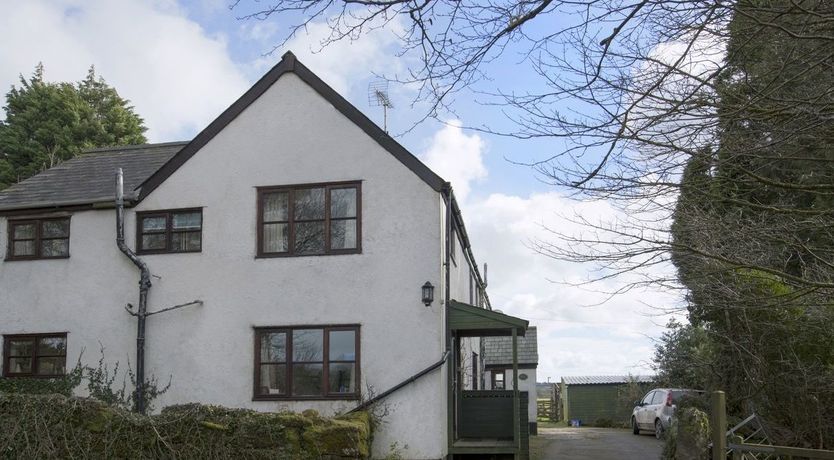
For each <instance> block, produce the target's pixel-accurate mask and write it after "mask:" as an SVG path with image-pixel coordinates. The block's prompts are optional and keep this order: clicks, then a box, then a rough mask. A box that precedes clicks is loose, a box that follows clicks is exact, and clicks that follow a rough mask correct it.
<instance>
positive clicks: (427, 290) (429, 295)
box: [423, 281, 434, 307]
mask: <svg viewBox="0 0 834 460" xmlns="http://www.w3.org/2000/svg"><path fill="white" fill-rule="evenodd" d="M432 302H434V286H432V285H431V283H429V282H428V281H426V284H424V285H423V304H425V305H426V306H427V307H428V306H429V305H431V303H432Z"/></svg>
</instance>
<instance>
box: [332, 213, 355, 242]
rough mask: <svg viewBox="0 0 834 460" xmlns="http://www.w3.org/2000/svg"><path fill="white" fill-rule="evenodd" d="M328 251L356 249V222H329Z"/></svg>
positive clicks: (351, 220)
mask: <svg viewBox="0 0 834 460" xmlns="http://www.w3.org/2000/svg"><path fill="white" fill-rule="evenodd" d="M330 249H356V220H355V219H350V220H334V221H331V222H330Z"/></svg>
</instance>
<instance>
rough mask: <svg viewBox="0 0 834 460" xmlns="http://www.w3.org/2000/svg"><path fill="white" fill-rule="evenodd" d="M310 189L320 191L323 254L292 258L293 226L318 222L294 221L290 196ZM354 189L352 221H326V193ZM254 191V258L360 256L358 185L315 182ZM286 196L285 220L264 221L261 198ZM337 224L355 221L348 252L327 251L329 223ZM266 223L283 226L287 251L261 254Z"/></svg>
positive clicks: (352, 182) (356, 183)
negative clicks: (354, 203)
mask: <svg viewBox="0 0 834 460" xmlns="http://www.w3.org/2000/svg"><path fill="white" fill-rule="evenodd" d="M313 188H323V189H324V219H323V222H324V252H322V253H319V254H295V252H294V251H295V224H296V223H297V222H313V221H320V220H322V219H312V220H308V219H305V220H300V221H297V220H296V219H295V206H294V200H293V193H294V192H295V191H298V190H306V189H313ZM349 188H354V189H356V217H346V218H331V217H330V192H331V190H339V189H349ZM256 190H257V195H258V198H257V204H256V206H257V207H258V209H257V213H258V229H257V241H256V248H255V251H256V252H255V253H256V258H259V259H260V258H271V257H310V256H330V255H339V254H361V253H362V181H358V180H356V181H340V182H317V183H309V184H293V185H275V186H266V187H256ZM275 192H287V220H286V221H266V222H265V221H264V208H263V204H264V201H263V196H264V195H265V194H267V193H275ZM338 220H356V247H355V248H349V249H331V248H330V243H331V242H330V234H331V232H330V228H331V222H333V221H338ZM270 223H286V224H287V250H286V251H284V252H265V251H264V250H263V246H264V225H266V224H270Z"/></svg>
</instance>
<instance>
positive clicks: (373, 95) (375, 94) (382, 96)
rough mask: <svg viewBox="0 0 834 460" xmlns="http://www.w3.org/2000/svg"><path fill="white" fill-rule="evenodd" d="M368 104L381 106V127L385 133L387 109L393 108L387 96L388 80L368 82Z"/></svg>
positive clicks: (386, 130) (386, 129) (386, 128)
mask: <svg viewBox="0 0 834 460" xmlns="http://www.w3.org/2000/svg"><path fill="white" fill-rule="evenodd" d="M368 104H369V105H370V106H371V107H379V106H382V129H383V130H385V132H386V133H387V132H388V109H393V108H394V104H392V103H391V98H390V97H388V80H376V81H372V82H370V83H369V84H368Z"/></svg>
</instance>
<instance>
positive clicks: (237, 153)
mask: <svg viewBox="0 0 834 460" xmlns="http://www.w3.org/2000/svg"><path fill="white" fill-rule="evenodd" d="M117 169H122V170H123V172H124V191H125V204H126V207H127V209H126V211H125V213H124V214H125V216H124V218H125V220H124V223H125V225H124V233H125V242H126V247H127V248H128V250H129V251H132V252H135V253H136V255H137V257H138V258H139V259H140V260H141V261H142V262H143V263H144V264H146V265H147V267H148V269H149V272H150V277H149V278H148V279H149V281H150V286H149V289H148V291H147V310H148V311H149V312H151V313H153V312H156V311H159V310H161V309H164V308H167V307H170V306H173V305H177V304H183V303H187V302H191V301H193V300H199V301H200V302H201V303H200V304H195V305H192V306H189V307H184V308H179V309H176V310H171V311H167V312H164V313H161V314H158V315H151V316H148V317H147V318H146V322H145V328H146V331H145V337H144V346H143V347H141V348H142V349H143V350H144V358H143V361H144V367H145V369H146V371H145V373H146V375H147V376H150V375H155V376H157V377H158V378H161V379H165V380H166V381H167V377H168V376H169V375H170V376H171V377H172V383H171V387H170V389H169V391H168V392H166V393H165V394H163V395H162V396H160V398H159V399H158V400H157V401H155V403H154V404H155V406H156V408H157V409H158V408H161V407H164V406H167V405H170V404H180V403H186V402H200V403H206V404H219V405H224V406H228V407H244V408H251V409H255V410H259V411H275V410H284V409H286V410H294V411H302V410H305V409H315V410H318V411H319V412H321V413H323V414H334V413H339V412H345V411H349V410H351V409H354V408H356V407H358V406H360V405H361V404H362V403H363V401H365V400H366V399H367V397H368V395H369V394H370V392H369V391H368V388H373V393H374V394H376V395H378V399H377V400H375V401H376V403H378V404H382V403H384V404H388V405H389V408H390V415H389V416H388V419H387V420H386V423H385V425H384V426H383V428H382V430H381V432H379V433H377V434H376V436H375V439H374V452H375V455H383V454H384V453H385V452H386V450H387V449H388V446H390V445H391V444H392V443H393V442H397V443H398V444H399V445H400V446H403V445H407V446H408V449H407V450H406V451H405V452H404V454H405V456H406V457H408V458H417V459H434V458H449V457H452V456H456V455H465V454H482V453H498V454H501V453H504V454H512V455H515V456H517V457H519V458H522V457H525V456H526V448H525V445H526V435H525V433H526V428H525V427H526V423H527V422H526V416H525V411H524V410H523V409H521V408H522V402H521V398H522V397H523V395H522V394H520V393H519V392H518V391H509V390H505V391H504V392H503V396H502V397H503V398H504V399H502V401H504V402H503V403H501V404H498V406H496V407H495V408H492V409H491V408H490V407H489V405H490V404H494V401H495V400H496V398H495V397H494V396H495V395H486V394H484V393H485V392H487V390H484V388H483V387H481V388H479V387H478V382H481V381H483V375H482V366H475V365H474V364H473V363H474V362H477V361H470V362H467V361H466V360H465V359H462V357H465V356H470V354H471V353H473V352H474V353H477V352H478V351H479V350H481V349H482V344H481V340H480V338H479V337H482V336H495V335H507V336H511V337H517V336H523V335H524V333H525V332H526V328H527V322H526V321H524V320H521V319H519V318H514V317H511V316H507V315H503V314H500V313H497V312H494V311H492V310H491V307H490V304H489V300H488V297H487V296H486V293H485V283H484V280H483V279H482V276H481V274H480V272H479V270H478V267H477V264H476V263H475V260H474V256H473V255H472V251H471V249H470V247H469V239H468V237H467V234H466V230H465V228H464V226H463V220H462V218H461V216H460V210H459V209H458V206H457V203H456V201H455V199H454V195H453V193H452V190H451V187H450V186H449V184H448V183H447V182H445V181H444V180H442V179H441V178H440V177H438V176H437V175H436V174H434V173H433V172H432V171H431V170H430V169H429V168H427V167H426V166H425V165H423V164H422V163H421V162H420V161H419V160H418V159H417V158H415V157H414V156H413V155H411V154H410V153H409V152H408V151H406V150H405V149H404V148H403V147H402V146H400V145H399V144H398V143H397V142H396V141H394V140H393V139H392V138H391V137H389V136H388V135H387V134H386V133H385V132H384V131H383V130H381V129H380V128H379V127H378V126H376V125H375V124H374V123H373V122H371V121H370V120H369V119H368V118H367V117H365V116H364V115H363V114H361V113H360V112H359V111H358V110H357V109H356V108H355V107H353V106H352V105H350V104H349V103H348V102H347V101H346V100H345V99H344V98H342V97H341V96H340V95H338V94H337V93H336V92H335V91H334V90H333V89H331V88H330V87H329V86H327V85H326V84H325V83H324V82H322V81H321V80H320V79H319V78H318V77H317V76H316V75H314V74H313V73H312V72H311V71H310V70H309V69H307V68H306V67H305V66H303V65H302V64H301V63H300V62H298V61H297V60H296V59H295V57H294V56H293V55H292V54H291V53H287V54H285V55H284V57H283V58H282V60H281V62H280V63H279V64H278V65H276V66H275V67H274V68H273V69H272V70H270V71H269V72H268V73H267V74H266V75H265V76H264V77H262V78H261V79H260V80H259V81H258V82H257V83H256V84H255V85H254V86H253V87H252V88H250V89H249V90H248V91H247V92H246V93H245V94H244V95H243V96H241V98H240V99H238V100H237V101H236V102H235V103H234V104H232V105H231V106H230V107H229V108H228V109H227V110H226V111H224V112H223V113H222V114H221V115H220V116H219V117H218V118H217V119H216V120H214V121H213V122H212V123H211V124H209V126H208V127H206V128H205V129H204V130H203V131H201V132H200V133H199V134H198V135H197V136H196V137H195V138H194V139H192V140H191V141H189V142H179V143H177V142H174V143H165V144H149V145H141V146H129V147H113V148H106V149H98V150H95V151H91V152H88V153H85V154H83V155H81V156H79V157H77V158H75V159H72V160H69V161H67V162H65V163H63V164H61V165H59V166H56V167H54V168H52V169H49V170H47V171H45V172H43V173H41V174H39V175H37V176H35V177H33V178H30V179H27V180H26V181H23V182H21V183H19V184H16V185H14V186H12V187H10V188H8V189H6V190H5V191H3V192H0V253H2V262H0V335H2V336H3V341H2V344H0V346H2V352H3V361H2V373H3V376H4V377H9V378H13V377H49V376H55V375H60V374H62V373H64V372H65V371H66V369H67V367H68V366H69V367H71V366H72V365H73V364H74V363H75V362H76V360H77V359H78V358H79V356H81V359H82V361H83V362H85V363H86V364H91V365H92V364H95V362H96V361H97V360H98V356H97V351H98V350H99V344H101V345H102V346H103V347H104V348H105V356H106V359H107V360H108V361H111V362H114V361H119V362H121V363H125V362H126V361H128V360H130V361H131V362H132V363H133V365H134V366H135V365H136V364H137V363H136V361H135V360H136V359H138V358H137V354H136V353H137V349H138V348H140V347H139V346H138V344H137V320H136V318H134V317H133V316H131V315H129V314H128V313H127V312H126V311H125V306H126V305H127V304H132V305H137V299H138V298H139V285H138V283H137V282H138V281H139V279H140V278H139V274H140V271H139V270H138V268H137V266H136V265H135V264H134V263H133V262H131V260H130V259H129V258H128V256H127V255H126V254H124V253H123V252H122V251H120V249H119V247H117V244H116V236H117V230H116V214H117V213H116V210H115V204H114V199H115V187H114V178H115V173H116V170H117ZM426 283H428V284H429V285H431V286H433V287H434V295H433V297H434V298H433V299H431V301H429V299H426V300H425V302H424V297H425V296H424V295H423V293H422V288H423V287H424V286H426ZM426 304H428V305H426ZM133 311H134V312H135V311H136V310H133ZM82 351H83V354H82ZM513 388H518V386H515V387H513ZM499 396H501V395H499ZM531 397H532V398H535V395H532V396H531ZM498 399H501V398H498ZM508 404H509V406H508ZM481 410H486V411H487V413H489V414H491V415H490V416H489V417H483V416H480V415H479V416H477V417H475V418H476V419H477V421H478V423H480V424H478V423H475V424H473V417H472V416H471V415H472V414H473V413H475V412H476V411H481ZM508 421H509V422H508ZM499 422H500V423H499ZM498 425H501V426H500V427H498V428H495V427H496V426H498ZM484 426H485V427H486V428H484Z"/></svg>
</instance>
